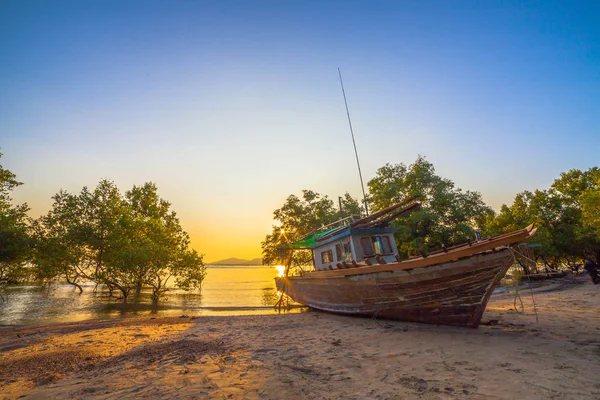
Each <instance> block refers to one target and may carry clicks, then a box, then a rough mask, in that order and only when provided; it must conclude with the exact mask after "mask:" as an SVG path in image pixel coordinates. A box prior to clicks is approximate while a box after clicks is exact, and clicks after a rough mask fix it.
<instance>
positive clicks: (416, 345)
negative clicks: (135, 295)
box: [0, 276, 600, 399]
mask: <svg viewBox="0 0 600 400" xmlns="http://www.w3.org/2000/svg"><path fill="white" fill-rule="evenodd" d="M521 299H522V300H523V304H524V310H525V312H524V313H519V312H517V311H515V309H514V300H515V296H514V293H502V294H497V295H494V296H492V299H491V301H490V304H489V306H488V310H487V311H486V313H485V315H484V322H485V323H487V325H482V326H481V327H480V328H479V329H466V328H464V329H463V328H453V327H441V326H434V325H423V324H414V323H404V322H397V321H384V320H374V319H366V318H352V317H344V316H338V315H332V314H326V313H320V312H305V313H301V314H289V315H251V316H223V317H220V316H206V317H198V318H189V317H188V318H157V319H150V318H144V319H122V320H112V321H102V322H98V321H89V322H82V323H75V324H62V325H51V326H27V327H5V328H1V329H0V398H8V399H12V398H19V397H22V398H37V399H55V398H70V399H80V398H81V399H82V398H86V399H88V398H98V399H109V398H152V399H160V398H211V399H213V398H214V399H223V398H225V399H227V398H234V399H284V398H285V399H337V398H343V399H406V398H418V399H600V286H598V285H593V284H592V283H591V282H590V281H589V280H588V278H587V276H581V277H577V278H575V279H574V280H562V281H555V282H554V283H549V284H546V285H545V286H544V287H542V288H539V289H536V290H534V293H533V300H534V301H535V305H536V307H535V308H536V310H537V317H538V321H537V322H536V315H535V314H536V313H535V312H534V307H533V301H532V297H531V294H530V291H529V290H522V291H521ZM517 304H518V305H519V304H520V303H518V302H517Z"/></svg>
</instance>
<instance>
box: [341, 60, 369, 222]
mask: <svg viewBox="0 0 600 400" xmlns="http://www.w3.org/2000/svg"><path fill="white" fill-rule="evenodd" d="M338 75H339V76H340V84H341V85H342V94H343V95H344V104H345V105H346V115H348V125H350V134H351V135H352V144H353V145H354V154H355V155H356V165H358V176H359V177H360V187H361V188H362V194H363V202H364V203H365V212H366V213H367V216H368V215H369V207H368V206H367V195H366V194H365V184H364V183H363V178H362V172H361V170H360V162H359V161H358V151H356V141H355V140H354V130H353V129H352V121H351V120H350V111H348V101H347V100H346V91H345V90H344V81H342V71H340V69H339V68H338Z"/></svg>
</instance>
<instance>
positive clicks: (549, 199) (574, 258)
mask: <svg viewBox="0 0 600 400" xmlns="http://www.w3.org/2000/svg"><path fill="white" fill-rule="evenodd" d="M530 223H535V224H536V225H537V226H538V233H537V235H536V239H535V240H536V242H539V243H541V244H542V252H543V254H544V256H545V257H546V258H547V259H548V260H549V261H550V263H551V264H553V267H555V268H556V267H559V266H560V264H564V263H567V264H569V265H577V264H579V263H581V261H582V260H583V259H586V258H592V257H594V253H597V252H600V169H599V168H597V167H593V168H590V169H589V170H587V171H580V170H577V169H572V170H570V171H568V172H566V173H561V174H560V177H559V178H557V179H556V180H554V182H553V183H552V185H551V186H550V188H549V189H547V190H536V191H535V192H529V191H525V192H522V193H519V194H517V195H516V197H515V200H514V201H513V204H512V205H511V206H510V207H509V206H506V205H503V206H502V209H501V211H500V213H499V214H498V216H496V218H494V219H490V220H489V221H488V224H487V229H488V231H489V232H491V233H502V232H507V231H511V230H515V229H519V228H522V227H523V226H525V225H528V224H530ZM596 257H597V256H596Z"/></svg>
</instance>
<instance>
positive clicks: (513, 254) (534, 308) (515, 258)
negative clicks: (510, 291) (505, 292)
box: [508, 246, 539, 322]
mask: <svg viewBox="0 0 600 400" xmlns="http://www.w3.org/2000/svg"><path fill="white" fill-rule="evenodd" d="M508 249H509V250H510V253H511V254H512V256H513V262H516V263H518V261H517V256H516V254H518V255H519V256H521V257H523V258H524V259H526V260H529V261H532V262H535V260H532V259H531V258H529V257H526V256H524V255H523V254H521V253H519V252H518V251H516V250H515V249H514V248H512V247H510V246H509V247H508ZM527 280H528V282H529V283H530V284H531V280H530V279H529V277H528V278H527ZM514 287H515V300H514V303H513V304H514V306H515V310H516V311H517V312H519V310H517V297H519V301H520V302H521V310H522V311H521V312H524V311H525V307H524V306H523V300H522V299H521V295H520V294H519V290H518V288H517V283H516V282H515V286H514ZM529 293H530V295H531V302H532V303H533V312H534V314H535V322H539V319H538V313H537V307H536V305H535V298H534V297H533V289H532V288H531V285H529Z"/></svg>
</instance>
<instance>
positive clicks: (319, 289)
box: [276, 199, 535, 328]
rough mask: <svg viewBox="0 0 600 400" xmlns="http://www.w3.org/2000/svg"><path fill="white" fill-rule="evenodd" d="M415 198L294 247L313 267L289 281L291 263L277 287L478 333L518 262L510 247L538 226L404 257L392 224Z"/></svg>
mask: <svg viewBox="0 0 600 400" xmlns="http://www.w3.org/2000/svg"><path fill="white" fill-rule="evenodd" d="M411 200H412V199H410V200H409V201H407V202H403V203H399V204H396V205H394V206H391V207H388V208H386V209H385V210H382V211H380V212H378V213H376V214H374V215H372V216H370V217H366V218H363V219H359V220H357V221H345V223H342V224H341V225H340V226H337V227H334V228H330V229H327V230H325V231H323V232H317V233H314V234H312V235H310V236H308V237H305V238H304V239H303V240H301V241H299V242H296V243H293V244H291V245H290V248H291V249H310V250H311V251H312V254H313V263H314V267H315V268H314V271H310V272H301V273H300V274H299V275H297V276H291V275H290V274H289V265H288V266H287V268H286V271H285V275H284V276H283V277H280V278H276V285H277V289H278V290H279V291H281V292H284V293H286V294H288V295H289V296H290V297H291V298H292V299H293V300H295V301H296V302H298V303H301V304H304V305H306V306H309V307H312V308H315V309H318V310H323V311H329V312H334V313H340V314H352V315H364V316H372V317H381V318H390V319H398V320H405V321H414V322H424V323H431V324H441V325H455V326H464V327H471V328H477V327H478V326H479V323H480V321H481V317H482V316H483V312H484V311H485V307H486V305H487V302H488V300H489V298H490V296H491V294H492V292H493V290H494V288H495V287H496V285H497V284H498V282H499V281H500V279H502V277H503V276H504V275H505V274H506V271H507V270H508V268H509V267H510V266H511V265H512V263H513V261H514V256H513V253H512V250H511V248H510V246H512V245H515V244H517V243H519V242H522V241H525V240H527V239H529V238H530V237H531V236H532V235H533V234H534V233H535V229H534V228H533V225H530V226H528V227H526V228H524V229H521V230H518V231H515V232H510V233H506V234H503V235H499V236H495V237H491V238H487V239H483V240H477V241H469V242H467V243H465V244H462V245H459V246H454V247H452V248H445V247H442V250H439V251H437V252H433V253H430V254H425V253H423V254H422V255H421V256H420V257H413V258H409V259H407V260H400V259H399V258H398V256H397V252H398V251H397V248H396V243H395V240H394V237H393V229H392V228H390V227H389V222H391V221H392V220H393V219H395V218H398V217H400V216H403V215H405V214H406V213H408V212H410V211H412V210H414V209H416V208H418V207H419V203H417V202H412V204H410V205H408V206H406V203H410V202H411ZM402 206H406V207H404V208H401V207H402ZM290 254H291V252H290ZM289 260H291V256H290V258H289Z"/></svg>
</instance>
